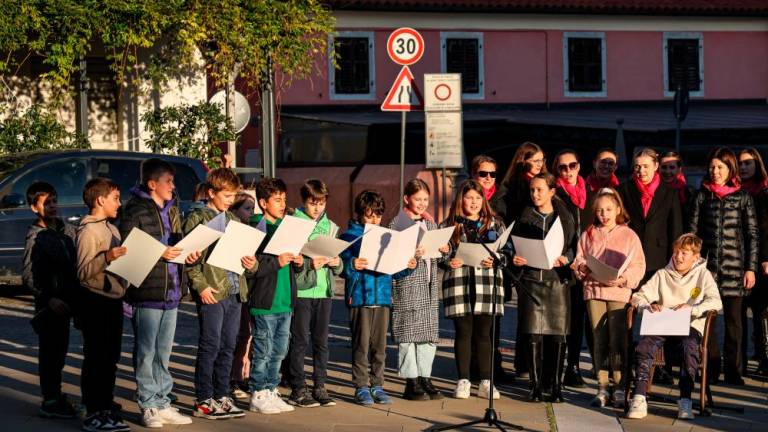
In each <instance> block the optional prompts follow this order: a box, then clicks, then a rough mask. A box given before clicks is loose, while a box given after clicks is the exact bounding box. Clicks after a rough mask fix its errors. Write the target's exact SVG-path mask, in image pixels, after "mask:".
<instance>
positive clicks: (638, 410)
mask: <svg viewBox="0 0 768 432" xmlns="http://www.w3.org/2000/svg"><path fill="white" fill-rule="evenodd" d="M647 415H648V403H647V402H646V401H645V396H643V395H635V396H634V397H633V398H632V400H631V401H629V412H627V418H631V419H642V418H645V417H646V416H647Z"/></svg>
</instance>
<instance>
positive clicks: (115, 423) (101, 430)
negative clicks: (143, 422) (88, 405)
mask: <svg viewBox="0 0 768 432" xmlns="http://www.w3.org/2000/svg"><path fill="white" fill-rule="evenodd" d="M83 430H84V431H86V432H128V431H130V430H131V428H130V427H128V425H127V424H125V423H123V420H122V419H121V418H120V416H119V415H117V414H115V413H113V412H111V411H99V412H97V413H95V414H91V415H89V416H88V417H86V418H85V420H83Z"/></svg>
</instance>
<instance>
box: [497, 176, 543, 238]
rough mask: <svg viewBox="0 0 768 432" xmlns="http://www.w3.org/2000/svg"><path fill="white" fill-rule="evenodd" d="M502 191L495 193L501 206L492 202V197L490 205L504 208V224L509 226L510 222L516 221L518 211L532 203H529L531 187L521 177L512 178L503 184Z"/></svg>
mask: <svg viewBox="0 0 768 432" xmlns="http://www.w3.org/2000/svg"><path fill="white" fill-rule="evenodd" d="M504 186H505V187H504V189H505V190H504V193H503V195H502V194H500V193H499V192H498V191H497V192H496V195H499V197H498V199H497V200H498V201H503V206H502V205H501V204H499V203H498V201H497V203H494V199H493V198H496V195H494V197H493V198H491V206H493V205H496V206H498V207H499V208H502V207H503V209H504V215H503V216H502V218H503V219H504V225H506V226H509V225H510V224H512V222H514V221H516V220H517V219H518V218H519V217H520V213H522V212H523V209H524V208H526V207H528V206H530V205H533V204H532V203H531V188H530V186H529V185H528V182H527V181H525V180H523V178H522V177H521V178H513V179H511V180H510V183H509V184H508V185H504Z"/></svg>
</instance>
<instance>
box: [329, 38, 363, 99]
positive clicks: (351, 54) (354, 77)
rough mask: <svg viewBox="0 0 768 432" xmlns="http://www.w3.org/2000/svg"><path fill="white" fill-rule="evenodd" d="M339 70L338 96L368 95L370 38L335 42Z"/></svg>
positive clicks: (337, 77)
mask: <svg viewBox="0 0 768 432" xmlns="http://www.w3.org/2000/svg"><path fill="white" fill-rule="evenodd" d="M334 43H335V49H336V54H337V63H338V66H339V67H338V69H336V72H335V79H334V87H335V91H336V94H367V93H368V92H369V91H370V71H369V58H368V52H369V51H368V49H369V47H368V38H365V37H338V38H336V39H335V41H334Z"/></svg>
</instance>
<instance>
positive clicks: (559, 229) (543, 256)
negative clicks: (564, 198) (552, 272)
mask: <svg viewBox="0 0 768 432" xmlns="http://www.w3.org/2000/svg"><path fill="white" fill-rule="evenodd" d="M512 242H513V243H514V244H515V253H516V254H517V255H520V256H521V257H523V258H525V259H526V260H527V261H528V264H527V265H528V266H529V267H533V268H538V269H544V270H549V269H551V268H552V265H553V264H554V262H555V259H556V258H557V257H559V256H560V255H561V254H562V252H563V244H564V243H565V234H564V233H563V225H562V224H561V223H560V218H557V219H555V223H554V225H552V228H550V229H549V232H548V233H547V236H546V237H545V238H544V240H537V239H529V238H524V237H517V236H512Z"/></svg>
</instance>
